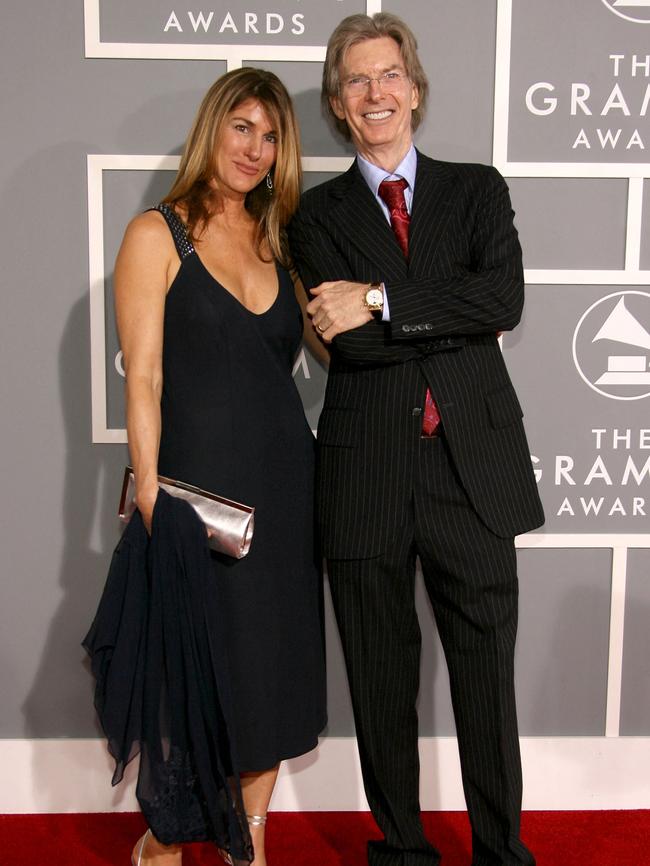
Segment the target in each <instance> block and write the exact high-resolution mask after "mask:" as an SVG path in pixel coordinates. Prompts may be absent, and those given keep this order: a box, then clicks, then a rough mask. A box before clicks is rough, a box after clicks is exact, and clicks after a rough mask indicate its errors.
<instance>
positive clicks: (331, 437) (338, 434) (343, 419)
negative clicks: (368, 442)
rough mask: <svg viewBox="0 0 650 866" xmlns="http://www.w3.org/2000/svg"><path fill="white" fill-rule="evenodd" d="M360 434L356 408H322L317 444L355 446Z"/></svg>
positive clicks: (340, 446)
mask: <svg viewBox="0 0 650 866" xmlns="http://www.w3.org/2000/svg"><path fill="white" fill-rule="evenodd" d="M360 436H361V430H360V416H359V411H358V409H353V408H347V407H330V408H327V409H323V411H322V413H321V416H320V419H319V421H318V435H317V442H318V446H319V447H320V446H328V447H334V448H356V447H357V445H358V444H359V440H360Z"/></svg>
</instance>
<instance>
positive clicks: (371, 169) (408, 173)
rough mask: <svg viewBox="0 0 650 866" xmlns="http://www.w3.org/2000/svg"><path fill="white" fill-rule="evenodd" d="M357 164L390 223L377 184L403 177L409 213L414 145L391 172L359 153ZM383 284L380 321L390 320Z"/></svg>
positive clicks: (388, 212) (414, 163)
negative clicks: (382, 304) (382, 303)
mask: <svg viewBox="0 0 650 866" xmlns="http://www.w3.org/2000/svg"><path fill="white" fill-rule="evenodd" d="M357 165H358V166H359V171H360V172H361V175H362V177H363V179H364V180H365V182H366V183H367V184H368V186H369V187H370V190H371V192H372V194H373V195H374V197H375V198H376V199H377V201H378V202H379V206H380V207H381V209H382V211H383V213H384V216H385V217H386V219H387V221H388V222H389V223H390V211H389V210H388V207H387V205H386V202H385V201H384V200H383V199H382V198H381V197H380V195H379V184H380V183H381V182H382V181H383V180H400V179H402V178H403V179H404V180H405V181H406V182H407V184H408V186H407V187H406V189H405V190H404V201H405V202H406V209H407V211H408V212H409V214H410V213H411V208H412V207H413V192H414V190H415V173H416V171H417V167H418V155H417V152H416V150H415V145H413V144H412V145H411V146H410V148H409V149H408V152H407V154H406V156H405V157H404V159H403V160H402V161H401V162H400V164H399V165H398V166H397V168H396V169H395V171H394V172H393V173H392V174H388V173H387V171H386V169H385V168H380V167H379V166H378V165H373V163H372V162H368V160H367V159H364V158H363V157H362V156H361V154H359V153H358V154H357ZM383 286H384V309H383V311H382V314H381V318H382V321H384V322H390V310H389V307H388V292H387V291H386V285H385V284H383Z"/></svg>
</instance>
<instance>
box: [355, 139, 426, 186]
mask: <svg viewBox="0 0 650 866" xmlns="http://www.w3.org/2000/svg"><path fill="white" fill-rule="evenodd" d="M357 165H358V166H359V171H360V172H361V175H362V176H363V179H364V180H365V182H366V183H367V184H368V186H369V187H370V189H371V190H372V193H373V195H374V196H375V197H376V198H378V197H379V184H380V183H381V182H382V180H397V179H398V178H400V177H403V178H404V180H405V181H406V182H407V183H408V185H409V189H410V190H411V192H413V190H414V189H415V173H416V171H417V166H418V155H417V151H416V150H415V145H414V144H411V146H410V148H409V149H408V151H407V153H406V156H405V157H404V159H403V160H402V161H401V162H400V164H399V165H398V166H397V168H396V169H395V171H394V172H393V173H392V174H390V173H389V172H387V171H386V169H385V168H380V167H379V166H378V165H374V164H373V163H372V162H368V160H367V159H364V158H363V157H362V156H361V154H360V153H358V154H357Z"/></svg>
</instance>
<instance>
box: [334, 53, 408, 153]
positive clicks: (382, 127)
mask: <svg viewBox="0 0 650 866" xmlns="http://www.w3.org/2000/svg"><path fill="white" fill-rule="evenodd" d="M390 72H397V73H400V78H399V81H398V82H394V81H391V80H390V79H384V80H383V81H382V83H380V82H379V81H376V80H374V79H378V78H381V77H382V76H384V75H385V74H386V73H390ZM339 76H340V82H341V86H340V91H339V94H338V96H335V97H333V98H332V99H331V105H332V109H333V111H334V113H335V115H336V116H337V117H338V118H339V120H345V121H346V123H347V125H348V128H349V130H350V134H351V136H352V141H353V143H354V145H355V147H356V149H357V150H358V151H359V153H361V155H362V156H371V157H372V156H373V155H376V154H378V153H381V152H385V151H387V150H399V151H404V152H405V151H406V150H407V149H408V147H409V146H410V143H411V137H412V136H411V112H412V111H413V109H414V108H417V106H418V100H419V97H418V92H417V88H416V87H415V85H414V84H413V83H412V82H411V81H410V80H409V79H408V78H407V77H406V70H405V68H404V61H403V60H402V55H401V52H400V49H399V45H398V44H397V42H395V40H394V39H391V37H390V36H382V37H381V38H379V39H365V40H364V41H363V42H358V43H357V44H356V45H353V46H352V48H350V49H349V50H348V51H347V52H346V54H345V56H344V58H343V62H342V63H341V67H340V69H339ZM360 78H361V79H363V78H369V79H372V80H371V81H370V82H369V83H368V84H367V85H366V86H362V87H361V88H359V85H358V82H356V83H354V79H360Z"/></svg>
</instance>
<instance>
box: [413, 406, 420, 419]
mask: <svg viewBox="0 0 650 866" xmlns="http://www.w3.org/2000/svg"><path fill="white" fill-rule="evenodd" d="M421 414H422V409H421V408H420V406H414V407H413V408H412V409H411V415H413V417H415V418H417V416H418V415H421Z"/></svg>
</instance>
